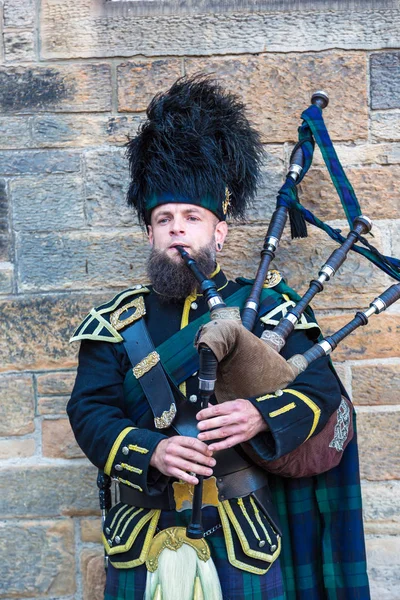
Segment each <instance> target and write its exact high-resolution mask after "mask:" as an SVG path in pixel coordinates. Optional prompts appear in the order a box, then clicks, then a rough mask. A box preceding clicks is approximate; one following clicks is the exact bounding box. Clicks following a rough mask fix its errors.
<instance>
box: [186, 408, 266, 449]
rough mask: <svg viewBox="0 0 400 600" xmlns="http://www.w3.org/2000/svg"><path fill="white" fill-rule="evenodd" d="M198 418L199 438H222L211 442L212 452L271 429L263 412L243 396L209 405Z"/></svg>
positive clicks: (204, 439)
mask: <svg viewBox="0 0 400 600" xmlns="http://www.w3.org/2000/svg"><path fill="white" fill-rule="evenodd" d="M197 419H198V420H199V421H200V422H199V423H198V424H197V428H198V429H199V430H200V431H201V433H199V435H198V436H197V437H198V439H199V440H201V441H203V442H205V441H208V440H221V441H219V442H216V443H214V444H210V445H209V446H208V449H209V450H211V451H213V452H215V451H217V450H225V448H231V447H232V446H236V444H241V443H242V442H247V440H250V439H251V438H253V437H254V436H255V435H257V433H260V432H261V431H267V429H268V425H267V423H266V422H265V420H264V419H263V417H262V415H261V413H260V412H259V411H258V410H257V408H256V407H255V406H253V404H252V403H251V402H250V401H249V400H245V399H244V398H239V399H237V400H230V401H228V402H223V403H222V404H216V405H215V406H209V407H208V408H205V409H203V410H201V411H200V412H198V413H197Z"/></svg>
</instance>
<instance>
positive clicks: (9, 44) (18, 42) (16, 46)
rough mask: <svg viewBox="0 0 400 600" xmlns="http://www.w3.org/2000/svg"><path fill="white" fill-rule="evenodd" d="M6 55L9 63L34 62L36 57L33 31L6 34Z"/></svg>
mask: <svg viewBox="0 0 400 600" xmlns="http://www.w3.org/2000/svg"><path fill="white" fill-rule="evenodd" d="M4 55H5V60H6V62H7V63H22V62H34V60H35V58H36V56H35V38H34V33H33V31H7V32H5V33H4Z"/></svg>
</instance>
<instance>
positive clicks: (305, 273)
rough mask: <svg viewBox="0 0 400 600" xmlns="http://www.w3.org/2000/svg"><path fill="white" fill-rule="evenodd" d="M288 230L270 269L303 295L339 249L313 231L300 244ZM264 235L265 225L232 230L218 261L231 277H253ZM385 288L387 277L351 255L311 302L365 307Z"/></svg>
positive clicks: (334, 306)
mask: <svg viewBox="0 0 400 600" xmlns="http://www.w3.org/2000/svg"><path fill="white" fill-rule="evenodd" d="M288 229H289V225H287V230H286V233H285V235H284V237H283V239H282V241H281V243H280V245H279V248H278V251H277V253H276V258H275V260H274V261H273V263H272V264H271V268H273V269H278V270H280V271H281V272H282V274H283V276H284V277H285V279H286V280H287V282H288V284H289V285H290V286H291V287H292V288H294V289H295V290H296V291H297V292H298V293H301V294H304V293H305V291H306V290H307V288H308V284H309V282H310V280H311V279H312V278H314V277H315V276H316V275H317V274H318V272H319V270H320V268H321V266H322V265H323V264H324V263H325V261H326V260H327V258H328V257H329V255H330V253H331V252H332V251H333V250H334V249H335V248H337V247H338V245H337V244H336V243H335V242H333V241H332V240H331V239H330V238H329V237H328V236H327V235H326V234H325V232H323V231H320V230H318V229H316V228H315V227H313V228H312V227H309V237H308V238H304V239H300V240H291V239H290V238H289V236H290V234H289V233H288ZM266 232H267V223H266V224H264V225H255V224H254V225H251V226H244V225H239V226H232V227H231V229H230V231H229V234H228V238H227V242H226V244H225V245H224V250H223V255H222V258H221V264H222V266H223V267H224V270H225V271H226V272H227V274H228V275H229V276H230V277H237V276H238V273H240V274H241V275H244V276H246V277H252V278H253V277H254V276H255V273H256V271H257V267H258V264H259V253H260V251H261V248H262V245H263V241H264V237H265V234H266ZM374 244H376V245H377V246H378V248H379V247H380V246H379V244H380V236H378V235H377V238H376V239H375V240H374ZM386 285H387V277H386V276H385V275H384V274H383V273H382V274H381V273H380V272H379V271H378V269H376V268H375V267H374V266H373V265H372V263H370V262H369V261H367V260H365V259H364V258H363V257H361V256H360V255H358V254H356V253H354V252H352V253H351V254H350V256H349V257H348V259H347V260H346V262H345V263H344V264H343V266H342V267H341V268H340V270H339V271H338V273H337V275H336V276H335V278H334V280H333V281H331V282H328V283H327V284H326V286H325V289H324V291H323V292H322V293H321V294H319V295H318V296H317V297H316V298H315V299H314V301H313V302H312V306H313V307H315V308H316V309H322V308H323V309H326V308H328V309H336V308H359V307H360V306H362V305H363V304H366V306H368V305H369V302H370V301H371V300H372V299H373V295H374V293H376V294H378V293H379V292H381V291H382V290H383V289H384V287H385V286H386ZM339 360H340V359H339Z"/></svg>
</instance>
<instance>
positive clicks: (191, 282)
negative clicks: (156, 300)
mask: <svg viewBox="0 0 400 600" xmlns="http://www.w3.org/2000/svg"><path fill="white" fill-rule="evenodd" d="M191 256H192V258H194V259H195V261H196V263H197V266H198V267H199V269H200V271H201V272H202V273H204V275H206V276H207V277H208V276H209V275H210V274H211V273H212V272H213V271H214V269H215V248H214V243H211V244H209V245H208V246H203V248H200V250H198V251H197V252H192V253H191ZM147 275H148V276H149V278H150V281H151V283H152V285H153V288H154V291H155V292H157V293H158V294H160V296H162V298H163V299H164V300H165V301H171V300H178V301H179V300H184V299H185V298H187V296H189V295H190V294H192V293H193V292H194V291H195V290H197V289H198V287H199V284H198V282H197V280H196V278H195V277H194V275H193V274H192V271H191V270H190V269H189V267H187V266H186V264H185V263H184V262H183V260H182V261H179V262H174V261H173V260H172V259H171V258H170V257H169V256H168V255H167V254H166V253H165V252H163V251H162V250H155V249H154V248H152V250H151V253H150V257H149V260H148V263H147Z"/></svg>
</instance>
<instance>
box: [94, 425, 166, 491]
mask: <svg viewBox="0 0 400 600" xmlns="http://www.w3.org/2000/svg"><path fill="white" fill-rule="evenodd" d="M166 437H167V436H165V435H162V434H161V433H158V432H156V431H149V430H147V429H136V428H135V427H127V428H125V429H123V430H122V431H121V433H120V434H119V436H118V437H117V439H116V440H115V442H114V444H113V446H112V448H111V451H110V453H109V455H108V458H107V462H106V465H105V467H104V472H105V473H106V475H109V476H111V477H114V478H116V479H117V480H118V481H119V482H120V483H123V484H125V485H127V486H129V487H132V488H134V489H135V490H137V491H138V492H143V494H146V495H153V494H155V493H159V492H161V491H162V490H163V489H164V488H165V486H166V485H167V483H168V479H169V478H168V477H166V476H164V475H162V474H159V473H158V471H157V477H154V475H155V474H154V471H155V469H153V468H152V467H151V466H150V459H151V456H152V454H153V452H154V450H155V448H156V446H157V444H158V443H159V442H161V440H163V439H164V438H166ZM150 485H151V487H150Z"/></svg>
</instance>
